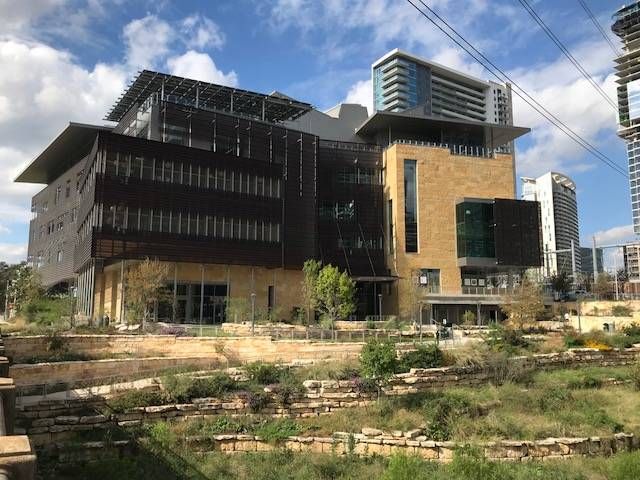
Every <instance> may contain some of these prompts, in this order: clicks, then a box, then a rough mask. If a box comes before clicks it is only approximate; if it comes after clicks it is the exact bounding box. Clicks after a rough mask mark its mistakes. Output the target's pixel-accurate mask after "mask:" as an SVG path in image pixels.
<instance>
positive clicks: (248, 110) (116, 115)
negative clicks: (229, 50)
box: [105, 70, 313, 123]
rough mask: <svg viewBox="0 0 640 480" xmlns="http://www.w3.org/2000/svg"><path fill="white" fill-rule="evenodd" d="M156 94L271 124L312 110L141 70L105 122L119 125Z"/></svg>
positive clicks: (293, 102) (291, 102)
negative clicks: (133, 108) (125, 117)
mask: <svg viewBox="0 0 640 480" xmlns="http://www.w3.org/2000/svg"><path fill="white" fill-rule="evenodd" d="M156 92H159V93H160V94H161V96H162V98H164V99H165V100H169V101H173V102H175V103H181V104H185V105H191V106H194V107H196V108H202V109H207V110H219V111H224V112H232V113H236V114H239V115H246V116H249V117H253V118H257V119H261V120H264V121H267V122H273V123H278V122H282V121H285V120H294V119H296V118H298V117H299V116H300V115H302V114H304V113H306V112H308V111H309V110H311V109H312V108H313V107H312V106H311V105H310V104H308V103H304V102H299V101H297V100H294V99H292V98H290V97H287V96H286V95H283V94H281V93H279V92H273V93H271V94H269V95H265V94H263V93H256V92H251V91H248V90H240V89H238V88H233V87H225V86H224V85H216V84H214V83H208V82H201V81H199V80H191V79H188V78H183V77H176V76H174V75H169V74H166V73H159V72H153V71H151V70H143V71H141V72H139V74H138V76H137V77H136V78H135V80H133V81H132V82H131V83H130V84H129V87H128V88H127V90H126V91H125V92H124V93H123V94H122V95H121V96H120V98H119V99H118V101H117V102H116V103H115V105H114V106H113V107H112V109H111V111H110V112H109V113H108V114H107V116H106V117H105V120H110V121H112V122H119V121H120V120H121V119H122V117H124V115H125V114H126V113H127V112H128V111H129V110H130V109H131V108H132V107H134V106H137V105H139V104H140V103H142V102H143V101H144V100H146V99H147V98H148V97H149V96H150V95H152V94H154V93H156Z"/></svg>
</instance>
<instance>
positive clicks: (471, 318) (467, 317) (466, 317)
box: [462, 310, 476, 325]
mask: <svg viewBox="0 0 640 480" xmlns="http://www.w3.org/2000/svg"><path fill="white" fill-rule="evenodd" d="M462 324H463V325H475V324H476V314H475V313H473V312H472V311H471V310H465V312H464V313H463V314H462Z"/></svg>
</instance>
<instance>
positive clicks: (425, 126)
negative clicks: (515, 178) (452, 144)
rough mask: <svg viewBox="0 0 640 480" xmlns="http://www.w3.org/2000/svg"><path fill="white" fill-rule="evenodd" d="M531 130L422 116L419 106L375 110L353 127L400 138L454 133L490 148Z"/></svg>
mask: <svg viewBox="0 0 640 480" xmlns="http://www.w3.org/2000/svg"><path fill="white" fill-rule="evenodd" d="M530 131H531V129H529V128H525V127H515V126H512V125H500V124H496V123H487V122H476V121H470V120H462V119H450V118H444V117H434V116H429V115H424V114H422V113H420V112H419V108H416V109H412V110H409V111H406V112H382V111H379V112H375V113H374V114H373V115H371V116H370V117H369V118H368V119H367V120H366V121H365V122H364V123H363V124H362V125H360V127H358V128H357V129H356V133H357V134H358V135H360V136H362V137H375V136H376V135H377V134H378V133H385V134H388V133H391V136H392V137H395V138H402V135H403V134H412V135H415V136H419V137H425V138H429V137H433V138H436V137H438V135H439V132H457V133H460V134H465V135H468V136H469V137H471V138H477V139H482V140H483V143H484V144H485V145H487V146H489V145H490V146H491V147H497V146H500V145H506V144H507V143H509V142H511V141H512V140H515V139H516V138H518V137H520V136H522V135H524V134H526V133H529V132H530Z"/></svg>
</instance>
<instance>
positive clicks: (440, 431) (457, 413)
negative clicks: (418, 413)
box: [423, 393, 479, 441]
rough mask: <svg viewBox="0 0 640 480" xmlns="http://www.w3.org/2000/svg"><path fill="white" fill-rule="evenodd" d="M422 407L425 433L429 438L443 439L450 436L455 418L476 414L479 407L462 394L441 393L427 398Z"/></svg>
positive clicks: (474, 415)
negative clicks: (424, 418)
mask: <svg viewBox="0 0 640 480" xmlns="http://www.w3.org/2000/svg"><path fill="white" fill-rule="evenodd" d="M423 409H424V412H425V417H426V420H427V428H426V429H425V435H426V436H427V438H429V439H430V440H436V441H444V440H448V439H449V438H451V433H452V428H453V424H454V423H455V421H456V419H457V418H459V417H461V416H463V415H468V416H471V417H476V416H478V413H479V409H478V408H477V407H476V406H475V405H474V404H472V403H471V401H470V400H469V399H468V398H466V397H464V396H463V395H459V394H454V393H442V394H439V395H438V396H436V397H435V398H431V399H430V398H427V400H425V402H424V405H423Z"/></svg>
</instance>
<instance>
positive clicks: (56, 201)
mask: <svg viewBox="0 0 640 480" xmlns="http://www.w3.org/2000/svg"><path fill="white" fill-rule="evenodd" d="M61 195H62V186H60V185H58V186H57V187H56V198H55V201H54V202H53V203H54V205H57V204H58V202H59V201H60V196H61Z"/></svg>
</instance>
